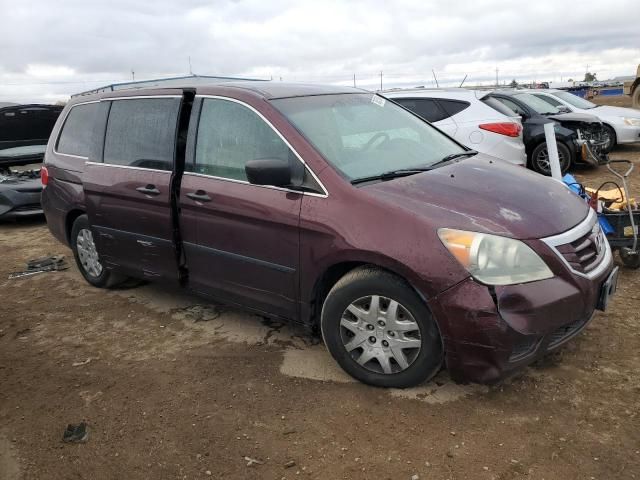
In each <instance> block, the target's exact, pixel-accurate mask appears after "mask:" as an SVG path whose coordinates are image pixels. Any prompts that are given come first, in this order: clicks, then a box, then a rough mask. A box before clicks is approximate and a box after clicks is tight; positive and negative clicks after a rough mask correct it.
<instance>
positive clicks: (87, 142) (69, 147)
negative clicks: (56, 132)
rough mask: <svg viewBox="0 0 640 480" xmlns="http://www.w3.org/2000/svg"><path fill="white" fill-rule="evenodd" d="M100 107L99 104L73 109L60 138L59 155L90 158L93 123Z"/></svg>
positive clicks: (74, 107)
mask: <svg viewBox="0 0 640 480" xmlns="http://www.w3.org/2000/svg"><path fill="white" fill-rule="evenodd" d="M98 107H99V103H98V102H95V103H87V104H84V105H75V106H73V107H71V110H69V114H68V115H67V118H66V119H65V121H64V125H63V126H62V131H61V132H60V136H59V137H58V142H57V144H56V151H57V153H63V154H65V155H74V156H77V157H87V158H88V157H89V153H90V151H91V137H92V133H93V122H94V119H95V115H96V112H97V110H98Z"/></svg>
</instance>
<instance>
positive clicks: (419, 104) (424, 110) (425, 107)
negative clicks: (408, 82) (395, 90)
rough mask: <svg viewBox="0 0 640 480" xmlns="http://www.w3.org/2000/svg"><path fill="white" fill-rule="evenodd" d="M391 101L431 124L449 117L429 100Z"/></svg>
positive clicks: (434, 102)
mask: <svg viewBox="0 0 640 480" xmlns="http://www.w3.org/2000/svg"><path fill="white" fill-rule="evenodd" d="M393 100H394V101H396V102H398V103H399V104H400V105H402V106H403V107H404V108H406V109H407V110H411V111H412V112H413V113H415V114H416V115H419V116H421V117H422V118H424V119H425V120H427V121H429V122H432V123H433V122H438V121H440V120H444V119H445V118H447V117H449V116H450V115H448V114H447V112H446V111H444V110H443V109H442V107H440V105H438V103H437V102H436V101H435V100H433V99H431V98H394V99H393Z"/></svg>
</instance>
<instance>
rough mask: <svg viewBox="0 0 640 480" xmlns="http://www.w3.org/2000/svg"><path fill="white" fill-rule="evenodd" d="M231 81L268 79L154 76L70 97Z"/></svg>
mask: <svg viewBox="0 0 640 480" xmlns="http://www.w3.org/2000/svg"><path fill="white" fill-rule="evenodd" d="M233 81H249V82H267V81H268V80H265V79H261V78H242V77H218V76H212V75H184V76H181V77H167V78H154V79H151V80H137V81H132V82H122V83H113V84H111V85H105V86H104V87H99V88H94V89H93V90H87V91H86V92H80V93H75V94H73V95H71V98H74V97H80V96H83V95H94V94H96V93H104V92H114V91H116V90H129V89H134V88H148V87H171V86H177V85H180V86H181V87H183V86H185V84H187V85H193V86H195V85H203V84H212V83H224V82H233Z"/></svg>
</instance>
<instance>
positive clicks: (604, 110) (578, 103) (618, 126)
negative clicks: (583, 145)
mask: <svg viewBox="0 0 640 480" xmlns="http://www.w3.org/2000/svg"><path fill="white" fill-rule="evenodd" d="M530 93H532V94H533V95H535V96H536V97H540V98H541V99H543V100H544V101H546V102H547V103H550V104H551V105H553V106H555V107H566V108H567V109H568V110H569V111H571V112H579V113H588V114H590V115H595V116H596V117H598V118H599V119H600V121H601V122H602V124H603V126H604V129H605V131H606V133H607V137H608V142H607V143H606V144H605V146H604V151H605V152H610V151H611V150H613V147H615V146H616V145H617V144H620V143H633V142H640V110H636V109H635V108H624V107H610V106H608V105H596V104H595V103H592V102H590V101H589V100H585V99H584V98H580V97H578V96H577V95H574V94H573V93H570V92H567V91H564V90H532V91H531V92H530Z"/></svg>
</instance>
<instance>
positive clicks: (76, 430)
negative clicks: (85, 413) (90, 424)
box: [62, 422, 89, 443]
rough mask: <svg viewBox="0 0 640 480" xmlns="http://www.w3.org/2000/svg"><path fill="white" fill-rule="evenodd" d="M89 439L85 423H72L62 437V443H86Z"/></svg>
mask: <svg viewBox="0 0 640 480" xmlns="http://www.w3.org/2000/svg"><path fill="white" fill-rule="evenodd" d="M88 439H89V430H88V429H87V424H86V423H85V422H80V423H78V424H77V425H74V424H72V423H70V424H69V425H67V429H66V430H65V431H64V434H63V435H62V441H63V442H65V443H85V442H86V441H87V440H88Z"/></svg>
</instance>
